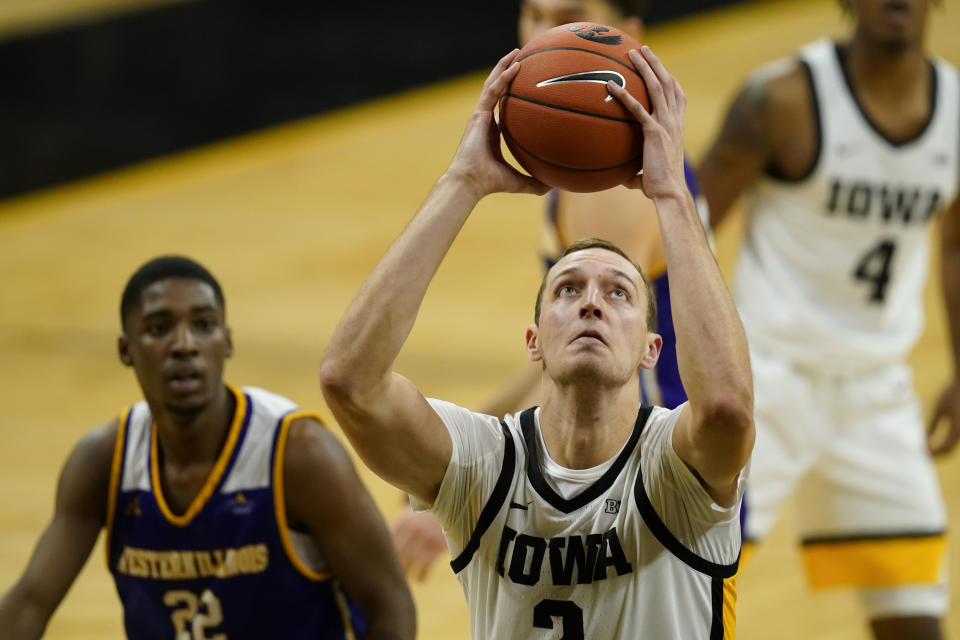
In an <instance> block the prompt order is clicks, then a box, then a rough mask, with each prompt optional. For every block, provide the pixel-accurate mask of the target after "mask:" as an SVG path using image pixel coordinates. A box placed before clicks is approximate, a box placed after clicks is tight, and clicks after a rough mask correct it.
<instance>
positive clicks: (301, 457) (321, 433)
mask: <svg viewBox="0 0 960 640" xmlns="http://www.w3.org/2000/svg"><path fill="white" fill-rule="evenodd" d="M349 462H350V455H349V454H348V453H347V450H346V448H345V447H344V446H343V444H342V443H341V442H340V439H339V438H337V437H336V436H335V435H334V434H333V433H331V431H330V430H329V429H327V428H326V425H325V424H324V423H323V421H322V420H321V419H320V417H319V416H315V415H297V416H294V417H293V419H292V420H291V421H290V427H289V431H288V432H287V441H286V447H285V448H284V467H285V468H286V469H288V470H293V471H296V470H297V469H299V468H301V467H302V466H307V467H309V466H311V465H314V464H322V465H330V464H333V465H336V464H343V463H349Z"/></svg>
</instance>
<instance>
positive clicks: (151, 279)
mask: <svg viewBox="0 0 960 640" xmlns="http://www.w3.org/2000/svg"><path fill="white" fill-rule="evenodd" d="M120 315H121V325H122V330H123V333H122V335H121V336H120V339H119V341H118V347H119V355H120V359H121V361H122V362H123V363H124V364H125V365H127V366H130V367H132V368H133V370H134V372H135V373H136V375H137V380H138V382H139V384H140V387H141V389H142V390H143V395H144V398H145V400H144V401H142V402H139V403H137V404H135V405H133V406H132V407H131V408H130V409H128V410H127V411H124V413H123V415H122V416H121V418H119V419H115V420H113V421H111V422H110V423H108V424H106V425H104V426H103V427H101V428H99V429H97V430H95V431H92V432H91V433H90V434H88V435H87V436H85V437H84V438H83V439H82V440H81V441H80V442H79V443H78V444H77V446H76V447H75V448H74V450H73V453H71V455H70V457H69V459H68V460H67V462H66V464H65V465H64V467H63V472H62V474H61V476H60V483H59V487H58V489H57V501H56V509H55V512H54V516H53V520H52V522H51V523H50V524H49V525H48V527H47V529H46V531H45V532H44V534H43V536H42V537H41V538H40V541H39V543H38V544H37V547H36V549H35V550H34V553H33V557H32V558H31V559H30V562H29V564H28V565H27V568H26V570H25V571H24V573H23V576H22V577H21V578H20V580H18V581H17V583H16V584H15V585H14V586H13V587H12V588H11V589H10V590H9V591H8V592H7V593H6V595H4V596H3V598H2V599H0V630H2V631H0V634H2V635H3V637H4V638H9V639H14V640H20V639H25V638H39V637H40V636H41V635H42V634H43V631H44V629H45V627H46V624H47V621H48V620H49V618H50V616H51V615H52V614H53V612H54V610H55V609H56V608H57V606H58V605H59V603H60V601H61V600H62V599H63V597H64V595H65V594H66V592H67V590H68V589H69V588H70V585H71V584H72V583H73V581H74V579H75V578H76V576H77V574H78V573H79V571H80V569H81V568H82V567H83V565H84V563H85V561H86V559H87V557H88V556H89V555H90V551H91V550H92V548H93V545H94V543H95V542H96V540H97V536H98V535H99V533H100V530H101V529H104V528H105V529H106V532H107V545H106V547H107V566H108V568H109V570H110V571H111V572H112V573H113V575H114V579H115V581H116V585H117V592H118V594H119V595H120V600H121V602H122V604H123V609H124V626H125V630H126V635H127V637H128V638H131V639H143V638H190V637H192V638H213V637H218V638H226V637H228V636H229V637H230V638H232V639H242V638H266V637H283V638H294V637H300V638H304V637H309V638H325V639H327V640H348V639H352V638H368V639H370V640H372V639H373V638H381V639H383V640H387V639H390V640H395V639H398V638H408V639H412V638H413V637H414V630H415V614H414V610H413V600H412V597H411V595H410V592H409V589H408V587H407V584H406V582H405V580H404V577H403V573H402V571H401V569H400V565H399V563H398V562H397V559H396V557H395V556H394V555H393V553H392V550H391V545H390V539H389V536H388V534H387V530H386V526H385V525H384V523H383V520H382V519H381V517H380V514H379V513H378V512H377V508H376V505H375V504H374V503H373V501H372V499H371V498H370V495H369V494H368V493H367V491H366V489H365V488H364V486H363V484H362V483H361V481H360V479H359V477H358V476H357V474H356V471H355V470H354V468H353V465H352V463H351V461H350V458H349V456H348V455H347V453H346V451H345V450H344V449H343V447H342V446H341V445H340V444H339V442H338V441H337V439H336V438H335V437H334V436H333V435H332V434H330V433H329V432H328V431H327V430H326V429H325V428H323V426H322V424H321V423H320V422H319V421H318V417H317V416H316V415H315V414H310V413H307V412H303V411H299V410H297V407H296V406H295V405H294V404H293V403H292V402H290V401H289V400H286V399H285V398H281V397H280V396H276V395H274V394H272V393H269V392H266V391H263V390H261V389H253V388H244V389H237V388H235V387H232V386H229V385H226V384H225V383H224V382H223V377H222V376H223V368H224V363H225V360H226V358H228V357H229V356H230V355H231V353H232V350H233V344H232V340H231V337H230V330H229V328H228V327H227V325H226V306H225V303H224V297H223V293H222V291H221V288H220V285H219V283H218V282H217V281H216V279H214V277H213V276H212V275H211V274H210V273H209V272H208V271H207V270H206V269H205V268H204V267H202V266H201V265H199V264H197V263H196V262H194V261H192V260H189V259H187V258H182V257H177V256H167V257H161V258H156V259H154V260H151V261H150V262H148V263H147V264H145V265H143V266H142V267H141V268H140V269H139V270H138V271H137V272H136V273H135V274H134V275H133V276H132V277H131V278H130V281H129V282H128V284H127V287H126V288H125V290H124V295H123V298H122V302H121V314H120Z"/></svg>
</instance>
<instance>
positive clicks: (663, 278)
mask: <svg viewBox="0 0 960 640" xmlns="http://www.w3.org/2000/svg"><path fill="white" fill-rule="evenodd" d="M683 173H684V177H685V178H686V181H687V189H689V190H690V194H691V195H692V196H693V199H694V202H695V203H696V205H697V212H698V213H699V214H700V221H701V222H702V223H703V227H704V230H705V232H706V233H707V235H708V237H709V236H710V216H709V214H708V212H707V202H706V200H705V199H704V198H703V197H702V196H701V195H700V185H699V183H698V182H697V176H696V173H695V172H694V169H693V166H692V165H691V164H690V163H689V162H688V161H687V160H686V159H684V162H683ZM559 196H560V192H559V191H557V190H554V191H551V192H550V193H549V194H547V211H546V215H547V217H546V220H545V221H544V227H545V238H543V241H542V243H541V248H540V257H541V259H542V262H543V268H544V271H546V270H548V269H550V267H552V266H553V265H554V264H555V263H556V262H557V260H559V259H560V254H562V253H563V251H564V249H566V247H567V246H568V245H569V244H570V243H571V242H573V241H574V240H576V238H567V237H565V235H564V233H563V231H562V229H561V226H560V222H559V220H558V218H557V202H558V199H559ZM644 271H647V270H646V269H645V270H644ZM645 275H646V276H647V279H648V280H649V281H650V288H651V289H653V295H654V296H655V297H656V300H657V333H659V334H660V336H661V337H662V338H663V347H662V348H661V350H660V359H659V360H657V366H656V367H655V368H654V369H653V370H652V371H644V372H643V374H644V375H642V376H641V378H640V400H641V402H643V404H649V405H659V406H663V407H666V408H668V409H673V408H674V407H677V406H679V405H681V404H683V403H684V402H686V401H687V393H686V391H684V389H683V383H682V382H681V381H680V370H679V368H678V366H677V335H676V332H675V331H674V329H673V317H672V316H671V313H670V284H669V281H668V279H667V265H666V264H665V263H664V264H663V265H661V266H660V268H659V269H653V270H651V271H650V272H649V273H646V274H645Z"/></svg>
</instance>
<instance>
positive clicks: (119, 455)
mask: <svg viewBox="0 0 960 640" xmlns="http://www.w3.org/2000/svg"><path fill="white" fill-rule="evenodd" d="M132 410H133V407H127V408H126V409H124V410H123V411H122V412H120V417H119V418H117V439H116V442H114V445H113V461H112V462H111V464H110V485H109V489H108V491H109V493H108V494H107V521H106V528H107V532H106V544H105V545H104V547H105V548H106V562H107V569H108V570H109V569H110V543H111V537H112V535H111V534H112V533H113V518H114V515H115V514H116V511H117V494H119V492H120V471H121V470H122V469H123V450H124V448H125V446H126V439H127V438H126V436H127V420H128V419H129V418H130V412H131V411H132Z"/></svg>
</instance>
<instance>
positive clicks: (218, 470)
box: [150, 385, 247, 527]
mask: <svg viewBox="0 0 960 640" xmlns="http://www.w3.org/2000/svg"><path fill="white" fill-rule="evenodd" d="M226 386H227V389H229V390H230V392H231V393H232V394H233V395H234V397H235V398H236V401H237V406H236V409H235V410H234V413H233V424H231V425H230V431H229V432H228V434H227V441H226V443H225V444H224V445H223V449H222V450H221V451H220V455H219V457H218V458H217V461H216V463H215V464H214V465H213V469H212V470H211V471H210V475H209V476H207V479H206V481H205V482H204V483H203V487H201V488H200V492H199V493H198V494H197V495H196V497H195V498H194V499H193V502H191V503H190V506H189V507H188V508H187V511H186V512H185V513H184V514H183V515H180V516H178V515H176V514H175V513H173V511H171V510H170V507H169V506H167V501H166V499H165V498H164V497H163V489H162V485H161V484H160V464H159V461H158V455H157V454H158V453H159V449H158V445H157V423H156V422H154V423H153V425H152V426H151V429H150V430H151V434H150V484H151V485H152V487H151V488H152V490H153V496H154V498H155V499H156V501H157V506H158V507H159V508H160V512H161V513H163V516H164V517H165V518H166V519H167V521H168V522H170V524H174V525H176V526H178V527H186V526H187V525H189V524H190V522H191V521H192V520H193V519H194V517H196V515H197V514H198V513H200V510H201V509H203V507H204V505H205V504H207V500H209V499H210V496H211V495H213V491H214V489H216V488H217V485H218V484H219V483H220V479H221V478H222V477H223V472H224V470H225V469H226V468H227V463H228V462H229V461H230V457H231V456H232V455H233V450H234V449H235V448H236V446H237V439H238V438H239V437H240V429H241V427H242V426H243V419H244V417H245V416H246V414H247V397H246V396H245V395H244V394H243V393H242V392H241V391H240V390H239V389H237V388H235V387H233V386H231V385H226Z"/></svg>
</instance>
